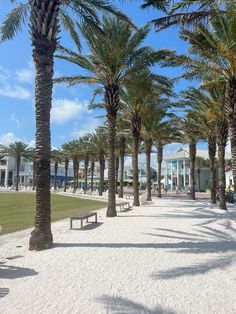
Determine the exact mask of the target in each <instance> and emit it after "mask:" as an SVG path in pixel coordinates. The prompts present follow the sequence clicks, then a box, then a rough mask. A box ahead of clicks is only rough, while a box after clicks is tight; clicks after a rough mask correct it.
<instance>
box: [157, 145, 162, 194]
mask: <svg viewBox="0 0 236 314" xmlns="http://www.w3.org/2000/svg"><path fill="white" fill-rule="evenodd" d="M162 161H163V145H162V144H159V145H158V146H157V163H158V170H157V189H158V191H157V196H158V197H161V165H162Z"/></svg>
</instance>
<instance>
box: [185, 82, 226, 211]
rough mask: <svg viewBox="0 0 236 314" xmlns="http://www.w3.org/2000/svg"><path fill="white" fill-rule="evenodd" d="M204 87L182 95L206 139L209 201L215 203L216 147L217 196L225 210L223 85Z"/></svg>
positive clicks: (191, 89) (189, 90)
mask: <svg viewBox="0 0 236 314" xmlns="http://www.w3.org/2000/svg"><path fill="white" fill-rule="evenodd" d="M214 81H215V83H214V85H213V86H212V85H211V84H210V85H208V86H205V87H204V88H202V89H195V88H189V89H188V90H187V91H185V92H184V93H182V95H184V96H185V99H186V100H187V101H186V104H187V105H189V106H191V107H192V108H194V110H196V116H198V119H199V121H201V126H199V128H201V129H202V132H203V134H205V137H207V138H208V147H209V159H210V170H211V176H210V180H211V201H212V203H215V202H216V169H215V154H216V143H217V146H218V159H219V177H220V178H219V180H220V184H219V196H220V207H221V208H222V209H225V207H226V204H225V162H224V156H225V146H226V143H227V136H228V125H227V121H226V112H225V84H224V83H222V82H218V83H217V82H216V79H215V80H214Z"/></svg>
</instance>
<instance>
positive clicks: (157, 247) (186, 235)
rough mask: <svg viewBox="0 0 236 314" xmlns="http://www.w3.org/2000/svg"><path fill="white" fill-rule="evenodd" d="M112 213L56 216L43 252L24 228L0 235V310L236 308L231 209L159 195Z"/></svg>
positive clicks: (235, 234)
mask: <svg viewBox="0 0 236 314" xmlns="http://www.w3.org/2000/svg"><path fill="white" fill-rule="evenodd" d="M118 215H119V216H118V217H117V218H112V219H111V218H110V219H108V218H106V217H105V210H102V211H100V212H99V215H98V218H99V221H100V222H102V224H99V225H98V226H97V227H96V228H94V227H95V225H91V227H92V228H89V229H87V230H82V231H80V230H71V231H70V230H69V221H68V219H67V220H63V221H60V222H56V223H54V224H53V228H52V229H53V235H54V242H55V243H56V247H55V248H53V249H50V250H47V251H42V252H30V251H28V250H27V246H28V238H29V230H25V231H22V232H17V233H15V234H12V235H6V236H1V237H0V247H1V250H0V263H1V264H0V313H1V314H3V313H7V314H14V313H17V314H18V313H24V314H28V313H29V314H34V313H37V314H39V313H44V314H45V313H46V314H51V313H53V314H55V313H60V314H61V313H82V314H84V313H89V314H97V313H149V314H150V313H152V314H154V313H169V314H170V313H173V314H174V313H178V314H180V313H185V314H186V313H194V314H196V313H201V314H207V313H220V314H223V313H227V314H231V313H232V314H233V313H234V314H235V313H236V241H235V240H236V223H235V222H234V220H235V219H236V211H235V212H233V210H231V212H229V213H228V214H225V213H224V212H222V211H220V210H218V209H214V208H213V207H211V205H208V204H207V203H201V202H193V201H187V200H181V199H178V200H174V199H162V200H155V203H154V202H153V203H151V204H149V205H146V206H145V207H144V206H142V207H140V208H135V209H134V210H132V211H129V212H123V213H118ZM17 245H20V246H22V247H20V248H16V246H17ZM11 256H21V257H18V258H16V259H13V260H8V259H6V257H11Z"/></svg>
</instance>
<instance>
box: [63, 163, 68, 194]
mask: <svg viewBox="0 0 236 314" xmlns="http://www.w3.org/2000/svg"><path fill="white" fill-rule="evenodd" d="M68 167H69V160H68V159H67V158H66V159H65V178H64V192H66V188H67V176H68Z"/></svg>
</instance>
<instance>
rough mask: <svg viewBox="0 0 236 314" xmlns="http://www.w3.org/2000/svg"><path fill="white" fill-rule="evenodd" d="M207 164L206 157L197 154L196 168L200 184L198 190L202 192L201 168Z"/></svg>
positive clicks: (198, 183)
mask: <svg viewBox="0 0 236 314" xmlns="http://www.w3.org/2000/svg"><path fill="white" fill-rule="evenodd" d="M205 165H206V162H205V159H204V158H202V157H200V156H197V157H196V160H195V168H196V172H197V181H198V182H197V185H198V188H197V189H198V192H201V170H202V168H203V167H204V166H205Z"/></svg>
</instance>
